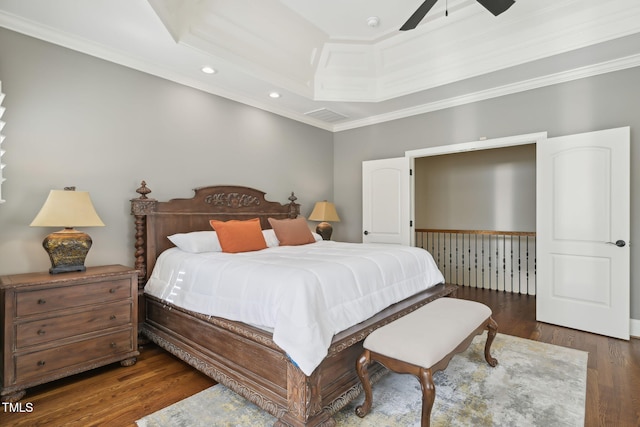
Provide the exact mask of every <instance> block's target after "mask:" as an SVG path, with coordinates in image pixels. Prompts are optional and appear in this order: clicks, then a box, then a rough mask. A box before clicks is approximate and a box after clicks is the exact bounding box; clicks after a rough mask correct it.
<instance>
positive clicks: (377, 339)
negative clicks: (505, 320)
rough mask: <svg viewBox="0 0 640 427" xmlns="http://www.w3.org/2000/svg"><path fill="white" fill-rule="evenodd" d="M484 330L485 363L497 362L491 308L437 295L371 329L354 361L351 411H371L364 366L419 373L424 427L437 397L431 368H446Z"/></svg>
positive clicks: (494, 363)
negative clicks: (356, 394)
mask: <svg viewBox="0 0 640 427" xmlns="http://www.w3.org/2000/svg"><path fill="white" fill-rule="evenodd" d="M485 329H487V330H488V334H487V341H486V343H485V347H484V357H485V360H486V361H487V363H488V364H489V365H490V366H496V365H497V364H498V361H497V360H496V359H495V358H493V357H491V344H492V343H493V339H494V338H495V336H496V333H497V330H498V325H497V324H496V322H495V321H494V320H493V318H492V317H491V309H490V308H489V307H487V306H486V305H484V304H481V303H479V302H475V301H467V300H461V299H456V298H440V299H437V300H435V301H433V302H431V303H429V304H427V305H425V306H423V307H420V308H419V309H417V310H415V311H413V312H411V313H409V314H407V315H406V316H404V317H401V318H399V319H397V320H395V321H393V322H391V323H389V324H388V325H385V326H383V327H381V328H379V329H376V330H375V331H373V332H372V333H371V334H370V335H369V336H368V337H367V338H366V339H365V341H364V352H363V353H362V355H361V356H360V357H359V358H358V361H357V363H356V369H357V371H358V376H359V377H360V381H361V382H362V387H363V389H364V393H365V400H364V402H363V403H362V405H360V406H358V407H357V408H356V414H357V415H358V416H359V417H364V416H365V415H367V414H368V413H369V411H370V410H371V404H372V400H373V395H372V390H371V381H370V379H369V375H368V371H367V368H368V366H369V365H370V364H371V363H373V362H378V363H381V364H382V365H383V366H385V367H386V368H387V369H389V370H391V371H394V372H397V373H402V374H413V375H415V376H416V377H418V380H419V381H420V385H421V387H422V424H421V425H422V427H426V426H429V423H430V419H431V409H432V407H433V402H434V400H435V397H436V391H435V386H434V384H433V373H434V372H436V371H440V370H443V369H445V368H446V367H447V365H448V364H449V361H450V360H451V358H452V357H453V356H454V355H455V354H456V353H460V352H462V351H464V350H465V349H466V348H467V347H468V346H469V344H471V341H472V340H473V338H474V337H475V336H476V335H478V334H481V333H482V332H483V331H484V330H485Z"/></svg>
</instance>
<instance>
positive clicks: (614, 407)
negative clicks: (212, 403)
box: [0, 288, 640, 427]
mask: <svg viewBox="0 0 640 427" xmlns="http://www.w3.org/2000/svg"><path fill="white" fill-rule="evenodd" d="M458 297H459V298H464V299H471V300H476V301H480V302H483V303H485V304H487V305H488V306H489V307H491V309H492V310H493V313H494V319H495V320H496V322H498V325H499V329H498V333H505V334H508V335H515V336H519V337H523V338H529V339H533V340H537V341H542V342H547V343H551V344H556V345H561V346H565V347H571V348H575V349H578V350H583V351H587V352H589V362H588V373H587V402H586V422H585V425H586V426H588V427H591V426H615V427H627V426H628V427H636V426H640V340H638V339H633V340H631V341H629V342H627V341H622V340H617V339H613V338H606V337H602V336H599V335H593V334H589V333H585V332H580V331H575V330H572V329H566V328H561V327H556V326H552V325H548V324H541V323H538V322H536V321H535V298H534V297H531V296H527V295H513V294H509V293H504V292H497V291H490V290H482V289H474V288H460V289H459V290H458ZM213 384H215V383H214V381H213V380H211V379H209V378H208V377H206V376H204V375H202V374H200V373H199V372H197V371H195V370H194V369H192V368H191V367H189V366H188V365H186V364H184V363H182V362H181V361H179V360H178V359H176V358H174V357H173V356H171V355H169V354H167V353H166V352H164V351H163V350H161V349H159V348H157V347H155V346H154V345H148V346H145V347H143V348H142V350H141V355H140V357H139V358H138V363H136V364H135V365H134V366H131V367H128V368H124V367H121V366H120V365H119V364H114V365H110V366H106V367H103V368H99V369H95V370H93V371H90V372H87V373H84V374H80V375H75V376H73V377H70V378H65V379H62V380H59V381H55V382H52V383H49V384H44V385H41V386H38V387H34V388H31V389H29V390H27V395H26V396H25V398H23V400H22V401H21V402H20V403H21V407H20V408H17V407H13V408H12V410H13V411H16V410H22V411H23V412H12V410H11V409H10V408H9V407H8V406H7V405H8V404H6V405H3V408H1V409H0V425H1V426H47V427H55V426H110V427H111V426H126V427H129V426H135V421H136V420H138V419H140V418H142V417H143V416H145V415H147V414H150V413H152V412H155V411H157V410H159V409H162V408H164V407H166V406H169V405H170V404H172V403H174V402H177V401H179V400H182V399H184V398H186V397H188V396H190V395H192V394H194V393H197V392H199V391H201V390H204V389H205V388H207V387H209V386H211V385H213ZM14 405H15V404H14ZM30 409H31V410H30ZM29 410H30V411H29ZM545 427H546V426H545Z"/></svg>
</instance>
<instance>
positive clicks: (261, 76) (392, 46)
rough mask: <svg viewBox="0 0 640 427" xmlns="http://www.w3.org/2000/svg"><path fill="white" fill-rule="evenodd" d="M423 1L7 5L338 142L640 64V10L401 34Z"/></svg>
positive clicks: (486, 21) (528, 5) (27, 23)
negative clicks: (347, 133) (334, 135)
mask: <svg viewBox="0 0 640 427" xmlns="http://www.w3.org/2000/svg"><path fill="white" fill-rule="evenodd" d="M422 1H423V0H394V1H389V0H322V1H318V0H0V26H2V27H6V28H8V29H11V30H14V31H18V32H21V33H24V34H27V35H30V36H33V37H36V38H40V39H43V40H46V41H49V42H52V43H55V44H59V45H61V46H65V47H68V48H70V49H74V50H78V51H81V52H84V53H87V54H90V55H94V56H96V57H99V58H103V59H105V60H108V61H112V62H115V63H118V64H122V65H125V66H127V67H131V68H134V69H136V70H140V71H143V72H146V73H150V74H153V75H156V76H160V77H163V78H166V79H168V80H172V81H176V82H178V83H181V84H185V85H188V86H191V87H195V88H198V89H200V90H203V91H207V92H210V93H213V94H216V95H220V96H223V97H226V98H230V99H233V100H236V101H239V102H242V103H245V104H248V105H252V106H255V107H258V108H261V109H264V110H267V111H271V112H274V113H276V114H279V115H282V116H285V117H289V118H291V119H294V120H298V121H301V122H304V123H308V124H311V125H313V126H317V127H320V128H323V129H327V130H331V131H340V130H345V129H350V128H355V127H359V126H365V125H369V124H373V123H380V122H383V121H387V120H393V119H396V118H400V117H406V116H410V115H414V114H420V113H424V112H428V111H434V110H437V109H441V108H447V107H451V106H455V105H460V104H463V103H467V102H473V101H477V100H482V99H488V98H491V97H496V96H501V95H505V94H509V93H514V92H518V91H522V90H528V89H533V88H536V87H541V86H545V85H550V84H554V83H559V82H563V81H569V80H573V79H577V78H582V77H587V76H591V75H597V74H600V73H605V72H609V71H614V70H619V69H624V68H629V67H634V66H638V65H640V1H638V0H607V1H602V0H516V3H515V4H514V5H513V6H512V7H511V8H510V9H509V10H507V11H506V12H504V13H503V14H501V15H499V16H498V17H494V16H493V15H492V14H491V13H490V12H488V11H487V10H486V9H484V8H483V7H482V6H481V5H480V4H479V3H477V2H476V1H475V0H439V1H438V3H436V5H435V6H434V8H433V9H432V10H431V11H430V12H429V14H428V15H427V16H426V18H425V19H424V20H423V21H422V23H421V24H420V25H419V26H418V27H417V28H416V29H415V30H413V31H408V32H400V31H398V28H399V27H400V26H401V25H402V24H403V23H404V22H405V21H406V20H407V19H408V17H409V16H410V15H411V14H412V13H413V11H414V10H415V9H416V8H417V7H418V6H419V5H420V4H421V3H422ZM445 6H447V7H448V16H445ZM371 17H377V18H378V21H379V23H378V25H377V26H371V25H369V18H371ZM204 65H209V66H211V67H213V68H215V69H216V70H217V73H215V74H212V75H208V74H204V73H202V72H201V71H200V69H201V68H202V67H203V66H204ZM272 91H277V92H279V93H280V94H281V97H280V98H278V99H271V98H269V97H268V94H269V93H270V92H272Z"/></svg>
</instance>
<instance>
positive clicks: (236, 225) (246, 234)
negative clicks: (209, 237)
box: [209, 218, 267, 253]
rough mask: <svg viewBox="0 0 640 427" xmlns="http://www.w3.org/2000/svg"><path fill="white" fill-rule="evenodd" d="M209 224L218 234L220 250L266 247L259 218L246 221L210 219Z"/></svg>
mask: <svg viewBox="0 0 640 427" xmlns="http://www.w3.org/2000/svg"><path fill="white" fill-rule="evenodd" d="M209 224H211V227H212V228H213V229H214V230H215V231H216V233H217V234H218V240H219V241H220V247H221V248H222V252H228V253H238V252H250V251H259V250H260V249H266V248H267V242H266V241H265V240H264V236H263V235H262V227H261V226H260V219H259V218H254V219H249V220H246V221H239V220H235V219H233V220H230V221H218V220H215V219H212V220H210V221H209Z"/></svg>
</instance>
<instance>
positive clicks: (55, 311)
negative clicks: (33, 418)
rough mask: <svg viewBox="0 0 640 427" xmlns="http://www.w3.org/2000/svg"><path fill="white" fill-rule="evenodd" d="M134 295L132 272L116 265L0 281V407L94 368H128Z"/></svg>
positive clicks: (133, 345) (133, 348)
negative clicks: (118, 365) (37, 387)
mask: <svg viewBox="0 0 640 427" xmlns="http://www.w3.org/2000/svg"><path fill="white" fill-rule="evenodd" d="M137 291H138V274H137V270H134V269H132V268H129V267H124V266H121V265H108V266H103V267H88V268H87V271H85V272H74V273H62V274H49V273H27V274H16V275H11V276H0V316H1V317H2V322H3V323H2V331H0V333H1V335H0V338H2V339H1V340H0V341H1V343H2V348H1V349H0V351H2V354H1V357H2V371H1V372H0V385H1V387H2V388H1V389H0V396H1V398H2V401H3V402H15V401H17V400H19V399H21V398H22V397H23V396H24V395H25V389H26V388H28V387H32V386H35V385H37V384H42V383H45V382H48V381H52V380H55V379H58V378H62V377H66V376H68V375H72V374H76V373H79V372H83V371H86V370H89V369H93V368H96V367H98V366H103V365H107V364H109V363H113V362H118V361H120V363H121V364H122V365H123V366H131V365H133V364H134V363H135V362H136V356H138V355H139V354H140V353H139V352H138V341H137V339H138V331H137V329H138V319H137V315H138V294H137Z"/></svg>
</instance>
